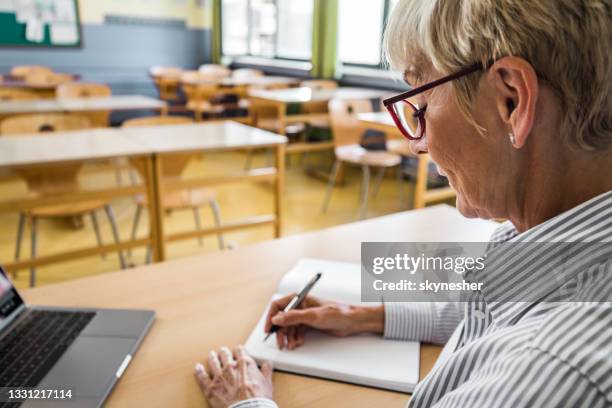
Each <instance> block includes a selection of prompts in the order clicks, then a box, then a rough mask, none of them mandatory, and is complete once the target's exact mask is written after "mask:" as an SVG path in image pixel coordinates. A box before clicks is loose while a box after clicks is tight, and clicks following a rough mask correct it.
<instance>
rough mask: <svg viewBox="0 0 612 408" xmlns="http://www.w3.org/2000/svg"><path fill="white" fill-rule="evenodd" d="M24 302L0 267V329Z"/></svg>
mask: <svg viewBox="0 0 612 408" xmlns="http://www.w3.org/2000/svg"><path fill="white" fill-rule="evenodd" d="M22 304H23V300H21V297H20V296H19V293H17V290H16V289H15V287H14V286H13V284H12V283H11V281H10V280H9V279H8V277H7V276H6V273H4V270H3V269H2V268H1V267H0V330H2V329H3V328H4V326H5V325H6V323H7V321H8V320H9V318H10V317H12V314H13V313H15V312H16V311H17V309H19V306H21V305H22Z"/></svg>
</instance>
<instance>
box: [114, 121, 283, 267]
mask: <svg viewBox="0 0 612 408" xmlns="http://www.w3.org/2000/svg"><path fill="white" fill-rule="evenodd" d="M123 132H124V135H125V136H126V137H128V138H130V139H131V140H133V141H137V142H139V143H141V144H143V145H146V146H147V147H148V148H149V150H150V152H151V153H152V154H153V165H154V171H153V174H154V175H156V177H157V179H158V181H157V182H156V183H155V186H156V189H155V194H156V195H157V198H156V202H159V203H161V197H162V196H163V194H164V191H169V190H181V189H188V188H197V187H209V186H214V185H219V184H227V183H239V182H243V181H253V182H255V181H258V182H259V181H271V182H273V183H274V192H275V199H274V214H270V215H260V216H256V217H250V218H247V219H244V220H241V221H235V222H233V223H224V226H222V227H221V228H210V229H205V230H201V231H190V232H184V233H178V234H173V235H169V236H166V235H165V234H164V232H163V229H162V228H163V223H162V222H158V223H157V224H156V225H157V227H158V228H160V230H159V231H158V232H157V235H158V236H159V237H163V239H160V240H158V243H160V246H159V247H158V248H157V251H156V252H157V253H158V257H157V258H156V260H157V261H161V260H164V259H165V248H164V245H163V242H164V241H176V240H183V239H191V238H196V237H200V236H203V235H212V234H217V233H219V232H229V231H233V230H238V229H245V228H254V227H260V226H265V225H273V226H274V231H275V236H276V237H277V238H278V237H280V236H281V234H282V231H281V230H282V222H281V220H282V210H283V209H282V196H283V184H284V168H285V144H286V142H287V139H286V138H285V137H284V136H279V135H275V134H273V133H270V132H267V131H265V130H261V129H256V128H253V127H250V126H246V125H243V124H240V123H237V122H232V121H221V122H210V123H206V124H187V125H177V126H153V127H137V128H127V129H124V130H123ZM259 148H263V149H274V151H275V157H276V161H275V166H274V167H270V168H260V169H256V170H249V171H240V172H238V173H236V174H232V175H225V176H216V177H210V178H206V179H196V180H191V179H190V180H184V181H182V182H180V183H179V182H176V181H173V182H172V183H165V182H163V180H161V178H160V177H159V175H160V174H162V172H163V160H164V159H165V158H167V157H170V158H171V156H172V154H177V153H189V152H205V153H210V152H219V151H227V150H246V149H259ZM156 210H157V211H158V212H159V214H158V219H160V220H162V219H163V211H162V209H161V207H159V208H157V209H156Z"/></svg>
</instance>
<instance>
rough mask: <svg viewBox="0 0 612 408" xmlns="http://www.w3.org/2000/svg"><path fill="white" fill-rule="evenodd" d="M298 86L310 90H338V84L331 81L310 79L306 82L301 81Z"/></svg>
mask: <svg viewBox="0 0 612 408" xmlns="http://www.w3.org/2000/svg"><path fill="white" fill-rule="evenodd" d="M300 86H301V87H304V88H310V89H313V90H320V89H338V83H337V82H336V81H333V80H331V79H311V80H308V81H302V82H301V83H300Z"/></svg>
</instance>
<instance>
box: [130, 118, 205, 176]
mask: <svg viewBox="0 0 612 408" xmlns="http://www.w3.org/2000/svg"><path fill="white" fill-rule="evenodd" d="M189 123H193V120H192V119H190V118H187V117H184V116H152V117H146V118H136V119H130V120H126V121H125V122H123V125H121V127H123V128H135V127H145V126H164V125H185V124H189ZM194 157H197V154H193V153H184V154H173V155H172V156H169V157H168V158H166V159H165V160H164V161H163V164H162V172H163V175H164V178H165V179H177V178H180V177H181V175H182V174H183V172H184V171H185V169H186V168H187V166H188V165H189V162H190V161H191V160H192V159H193V158H194ZM132 165H133V166H134V167H136V169H137V170H138V172H139V173H140V174H141V175H143V174H144V168H143V167H142V164H141V163H136V161H133V162H132Z"/></svg>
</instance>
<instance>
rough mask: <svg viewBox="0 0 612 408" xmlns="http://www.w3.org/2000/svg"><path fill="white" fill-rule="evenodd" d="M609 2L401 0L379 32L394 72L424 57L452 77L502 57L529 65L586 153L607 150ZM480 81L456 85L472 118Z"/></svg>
mask: <svg viewBox="0 0 612 408" xmlns="http://www.w3.org/2000/svg"><path fill="white" fill-rule="evenodd" d="M611 27H612V4H611V3H610V0H555V1H550V0H400V2H399V3H398V5H397V6H396V7H395V10H394V11H393V13H392V15H391V17H390V20H389V23H388V24H387V30H386V33H385V53H386V57H387V61H388V62H389V63H390V65H391V67H392V68H393V69H404V68H406V65H407V63H408V62H409V61H410V60H411V58H412V59H418V58H424V59H426V60H427V61H428V62H430V63H431V65H432V66H433V67H434V68H435V69H436V70H437V71H439V72H441V73H444V74H450V73H451V72H454V71H457V70H459V69H461V68H465V67H467V66H470V65H472V64H474V63H476V62H481V63H483V64H487V63H488V62H489V61H491V60H495V59H499V58H502V57H505V56H517V57H521V58H524V59H525V60H527V61H529V63H530V64H531V65H532V66H533V68H534V69H535V71H536V72H537V74H538V76H539V77H540V78H541V79H542V80H545V81H546V82H547V83H548V84H549V85H550V86H551V87H552V88H553V89H554V90H555V91H556V93H557V94H558V96H559V99H560V101H561V105H562V106H561V108H562V112H563V116H564V120H563V123H562V124H561V126H562V130H563V131H564V133H566V134H567V135H571V137H573V138H574V139H573V141H574V142H575V143H577V144H578V145H579V146H581V147H582V148H585V149H588V150H594V149H607V148H610V147H612V63H611V62H612V61H611V60H612V56H611V55H612V52H611V48H612V29H611ZM479 79H480V76H479V75H476V74H474V75H469V76H468V77H465V78H462V79H460V80H457V81H454V82H453V86H454V89H455V92H454V94H455V98H456V100H457V102H458V106H459V107H460V108H461V109H462V111H463V113H464V114H465V115H466V116H467V117H468V119H470V120H471V118H472V116H471V114H470V112H469V108H468V107H469V106H470V102H471V100H472V98H473V96H474V93H475V90H476V89H477V84H478V80H479Z"/></svg>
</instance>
